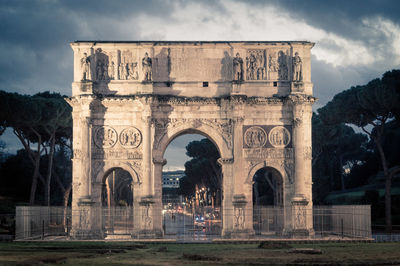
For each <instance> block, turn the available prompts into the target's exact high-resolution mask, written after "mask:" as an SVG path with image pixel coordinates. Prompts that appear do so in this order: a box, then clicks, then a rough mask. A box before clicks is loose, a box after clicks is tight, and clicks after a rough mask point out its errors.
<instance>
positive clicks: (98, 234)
mask: <svg viewBox="0 0 400 266" xmlns="http://www.w3.org/2000/svg"><path fill="white" fill-rule="evenodd" d="M94 204H95V202H93V201H92V200H91V199H90V198H89V197H82V198H80V200H79V202H78V208H77V211H75V212H73V213H72V215H73V216H75V217H76V219H77V220H78V223H77V224H76V226H74V227H73V228H72V230H71V237H72V238H75V239H104V232H103V228H102V219H101V217H102V216H101V208H96V207H95V206H94Z"/></svg>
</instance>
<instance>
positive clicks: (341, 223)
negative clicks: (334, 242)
mask: <svg viewBox="0 0 400 266" xmlns="http://www.w3.org/2000/svg"><path fill="white" fill-rule="evenodd" d="M340 227H341V228H340V229H341V232H342V238H343V237H344V234H343V218H340Z"/></svg>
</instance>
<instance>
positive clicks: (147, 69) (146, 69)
mask: <svg viewBox="0 0 400 266" xmlns="http://www.w3.org/2000/svg"><path fill="white" fill-rule="evenodd" d="M142 67H143V74H144V81H151V76H152V70H151V68H152V60H151V58H150V57H149V54H148V53H147V52H146V53H145V54H144V57H143V59H142Z"/></svg>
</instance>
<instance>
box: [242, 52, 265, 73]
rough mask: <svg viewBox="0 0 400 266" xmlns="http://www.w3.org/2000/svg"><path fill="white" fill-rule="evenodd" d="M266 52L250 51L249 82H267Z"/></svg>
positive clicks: (247, 64)
mask: <svg viewBox="0 0 400 266" xmlns="http://www.w3.org/2000/svg"><path fill="white" fill-rule="evenodd" d="M265 66H266V64H265V50H259V49H254V50H248V51H247V57H246V70H247V80H266V79H267V71H266V67H265Z"/></svg>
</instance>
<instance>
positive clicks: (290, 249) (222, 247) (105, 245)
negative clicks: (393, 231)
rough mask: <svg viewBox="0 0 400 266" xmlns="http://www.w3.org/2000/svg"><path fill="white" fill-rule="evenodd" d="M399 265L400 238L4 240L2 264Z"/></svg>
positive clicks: (1, 243) (1, 249) (0, 254)
mask: <svg viewBox="0 0 400 266" xmlns="http://www.w3.org/2000/svg"><path fill="white" fill-rule="evenodd" d="M15 264H18V265H54V264H63V265H124V264H130V265H132V264H133V265H285V264H292V265H293V264H294V265H308V264H314V265H343V264H344V265H400V243H322V244H321V243H318V244H317V243H316V244H285V243H283V244H281V243H264V244H263V245H259V244H151V243H145V244H140V243H134V242H0V265H15Z"/></svg>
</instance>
